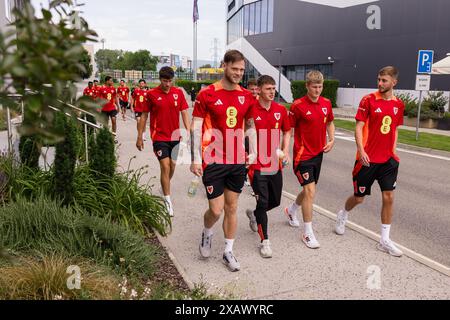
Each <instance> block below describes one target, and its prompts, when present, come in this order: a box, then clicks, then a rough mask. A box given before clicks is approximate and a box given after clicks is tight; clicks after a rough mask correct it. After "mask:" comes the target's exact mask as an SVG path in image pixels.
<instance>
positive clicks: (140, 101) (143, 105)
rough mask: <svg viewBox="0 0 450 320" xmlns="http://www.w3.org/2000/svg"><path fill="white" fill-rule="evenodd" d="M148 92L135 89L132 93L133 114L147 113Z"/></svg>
mask: <svg viewBox="0 0 450 320" xmlns="http://www.w3.org/2000/svg"><path fill="white" fill-rule="evenodd" d="M147 95H148V90H146V89H141V88H137V89H134V91H133V101H134V112H148V111H149V109H148V99H147Z"/></svg>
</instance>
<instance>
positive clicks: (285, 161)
mask: <svg viewBox="0 0 450 320" xmlns="http://www.w3.org/2000/svg"><path fill="white" fill-rule="evenodd" d="M277 156H278V158H279V159H283V158H284V152H283V151H282V150H281V149H277ZM281 165H282V166H283V168H286V167H287V165H288V161H287V160H286V159H283V160H282V161H281Z"/></svg>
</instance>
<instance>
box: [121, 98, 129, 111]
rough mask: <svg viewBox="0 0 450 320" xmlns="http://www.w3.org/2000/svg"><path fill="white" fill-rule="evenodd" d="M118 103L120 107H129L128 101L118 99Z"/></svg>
mask: <svg viewBox="0 0 450 320" xmlns="http://www.w3.org/2000/svg"><path fill="white" fill-rule="evenodd" d="M119 103H120V107H121V108H122V109H129V107H128V105H129V103H128V102H126V101H122V100H119Z"/></svg>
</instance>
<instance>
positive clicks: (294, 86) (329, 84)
mask: <svg viewBox="0 0 450 320" xmlns="http://www.w3.org/2000/svg"><path fill="white" fill-rule="evenodd" d="M338 88H339V80H325V81H324V83H323V92H322V96H323V97H325V98H327V99H329V100H330V101H331V103H332V105H333V108H336V107H337V103H336V101H337V91H338ZM291 90H292V96H293V97H294V100H295V99H299V98H301V97H303V96H305V95H306V94H307V92H308V91H307V89H306V81H291Z"/></svg>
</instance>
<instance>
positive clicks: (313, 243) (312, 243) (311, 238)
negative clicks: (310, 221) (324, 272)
mask: <svg viewBox="0 0 450 320" xmlns="http://www.w3.org/2000/svg"><path fill="white" fill-rule="evenodd" d="M302 241H303V242H304V243H305V244H306V246H307V247H308V248H310V249H317V248H320V243H319V241H317V239H316V236H315V235H314V233H311V234H302Z"/></svg>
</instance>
